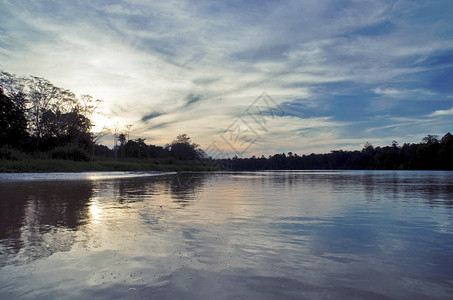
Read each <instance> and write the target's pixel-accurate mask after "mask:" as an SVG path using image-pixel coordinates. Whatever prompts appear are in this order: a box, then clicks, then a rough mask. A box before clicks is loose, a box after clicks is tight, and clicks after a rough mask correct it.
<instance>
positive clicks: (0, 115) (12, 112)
mask: <svg viewBox="0 0 453 300" xmlns="http://www.w3.org/2000/svg"><path fill="white" fill-rule="evenodd" d="M27 137H28V134H27V119H26V118H25V112H24V109H23V107H21V106H19V105H16V103H14V101H12V100H11V99H9V98H8V97H7V96H6V95H5V94H4V93H3V90H2V89H0V146H3V145H10V146H12V147H16V148H19V147H21V146H22V145H23V143H24V141H25V139H26V138H27Z"/></svg>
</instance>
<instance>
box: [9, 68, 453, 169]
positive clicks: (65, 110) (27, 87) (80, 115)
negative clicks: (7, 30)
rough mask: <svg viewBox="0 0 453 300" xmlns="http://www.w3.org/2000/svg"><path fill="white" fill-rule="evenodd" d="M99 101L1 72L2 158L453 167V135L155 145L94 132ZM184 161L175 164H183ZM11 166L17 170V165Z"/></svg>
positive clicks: (194, 165) (217, 165)
mask: <svg viewBox="0 0 453 300" xmlns="http://www.w3.org/2000/svg"><path fill="white" fill-rule="evenodd" d="M101 104H102V101H101V100H95V99H94V98H93V97H91V96H89V95H82V96H80V97H79V98H78V97H76V96H75V95H74V93H72V92H71V91H69V90H66V89H63V88H59V87H56V86H54V85H53V84H52V83H51V82H49V81H48V80H46V79H44V78H39V77H34V76H29V77H18V76H16V75H13V74H10V73H7V72H4V71H0V160H2V161H20V160H26V159H28V160H30V159H40V160H69V161H85V162H87V161H93V160H99V159H110V160H114V161H130V160H135V161H136V164H134V165H125V164H122V165H111V166H110V167H105V166H104V168H100V169H102V170H104V169H105V168H107V169H112V168H113V169H124V168H126V169H134V168H143V166H144V165H145V164H144V163H143V162H144V161H148V162H149V161H151V162H152V164H148V166H147V167H145V168H148V169H149V168H151V169H152V168H155V167H156V166H157V165H159V164H160V165H165V164H166V165H169V164H170V165H171V164H174V165H178V162H191V163H190V164H187V163H185V164H186V165H185V167H184V168H183V169H185V170H192V169H193V170H208V169H228V170H283V169H286V170H307V169H325V170H327V169H376V170H453V136H452V135H451V134H450V133H447V134H445V136H443V137H442V138H440V139H439V138H438V137H437V136H433V135H428V136H427V137H425V138H424V139H423V140H422V141H421V142H420V143H418V144H404V145H403V146H399V145H398V143H397V142H396V141H394V142H393V143H392V145H391V146H387V147H373V146H372V145H370V144H368V143H367V144H365V146H364V148H363V149H362V150H360V151H359V150H357V151H343V150H336V151H332V152H331V153H327V154H310V155H303V156H299V155H297V154H293V153H292V152H288V153H287V154H285V153H282V154H275V155H273V156H269V157H267V158H266V157H264V156H262V157H260V158H257V157H255V156H253V157H250V158H238V157H234V158H233V159H213V158H208V157H206V154H205V152H204V151H203V150H202V149H201V148H200V145H198V144H196V143H193V142H192V140H191V139H190V137H188V136H187V135H186V134H181V135H178V136H177V137H176V138H175V139H174V140H172V141H171V142H170V143H168V144H167V145H165V146H156V145H148V144H146V140H145V139H144V138H136V139H129V132H128V131H126V130H124V131H123V132H118V131H117V130H115V132H112V130H110V131H109V130H108V129H104V130H103V131H102V132H98V133H94V132H93V131H92V128H93V124H92V121H91V118H92V116H93V114H94V113H95V112H96V110H97V109H99V107H100V105H101ZM126 127H127V126H126ZM108 133H110V134H112V135H113V136H114V138H115V146H114V147H113V149H110V148H108V147H107V146H104V145H100V144H99V140H100V138H101V137H102V136H104V135H105V134H108ZM181 166H182V165H181V164H179V167H175V168H173V169H174V170H178V168H182V167H181ZM87 168H92V166H91V167H90V166H87ZM0 169H1V168H0ZM3 170H5V169H3ZM7 170H10V171H16V167H12V169H11V168H10V169H7ZM20 170H25V171H26V170H30V168H28V169H27V168H23V169H20ZM32 170H35V169H33V168H32ZM42 170H43V171H45V170H48V169H46V168H45V167H44V168H43V169H42ZM84 170H86V169H84Z"/></svg>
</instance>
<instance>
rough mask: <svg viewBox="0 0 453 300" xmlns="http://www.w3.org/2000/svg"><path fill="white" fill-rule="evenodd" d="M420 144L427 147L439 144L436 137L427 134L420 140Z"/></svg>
mask: <svg viewBox="0 0 453 300" xmlns="http://www.w3.org/2000/svg"><path fill="white" fill-rule="evenodd" d="M422 142H423V143H425V144H428V145H432V144H437V143H439V137H438V136H437V135H430V134H428V135H427V136H425V137H424V138H423V139H422Z"/></svg>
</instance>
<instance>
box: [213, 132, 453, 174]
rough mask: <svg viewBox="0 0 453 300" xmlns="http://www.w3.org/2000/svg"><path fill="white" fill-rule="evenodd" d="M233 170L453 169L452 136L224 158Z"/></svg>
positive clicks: (225, 163)
mask: <svg viewBox="0 0 453 300" xmlns="http://www.w3.org/2000/svg"><path fill="white" fill-rule="evenodd" d="M221 162H222V164H223V165H224V166H225V167H226V168H228V169H232V170H453V135H451V134H450V133H447V134H445V135H444V136H443V137H442V138H441V139H439V138H438V137H437V136H433V135H428V136H427V137H425V138H423V140H422V142H421V143H418V144H404V145H403V146H398V143H397V142H396V141H394V142H393V144H392V145H391V146H387V147H373V146H372V145H370V144H368V143H367V144H365V146H364V147H363V149H362V150H361V151H358V150H357V151H343V150H338V151H332V152H330V153H326V154H310V155H303V156H299V155H297V154H293V153H291V152H289V153H288V154H285V153H282V154H275V155H273V156H269V157H268V158H265V157H264V156H262V157H261V158H257V157H255V156H253V157H251V158H244V159H241V158H237V157H235V158H233V159H224V160H222V161H221Z"/></svg>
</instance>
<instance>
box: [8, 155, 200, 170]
mask: <svg viewBox="0 0 453 300" xmlns="http://www.w3.org/2000/svg"><path fill="white" fill-rule="evenodd" d="M207 170H208V168H207V166H206V165H205V164H203V163H202V162H200V161H179V160H173V161H171V162H169V161H168V160H165V159H144V160H134V159H125V160H113V159H96V158H95V159H93V160H91V161H70V160H61V159H25V160H16V161H14V160H0V173H13V172H14V173H15V172H19V173H28V172H88V171H207Z"/></svg>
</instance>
